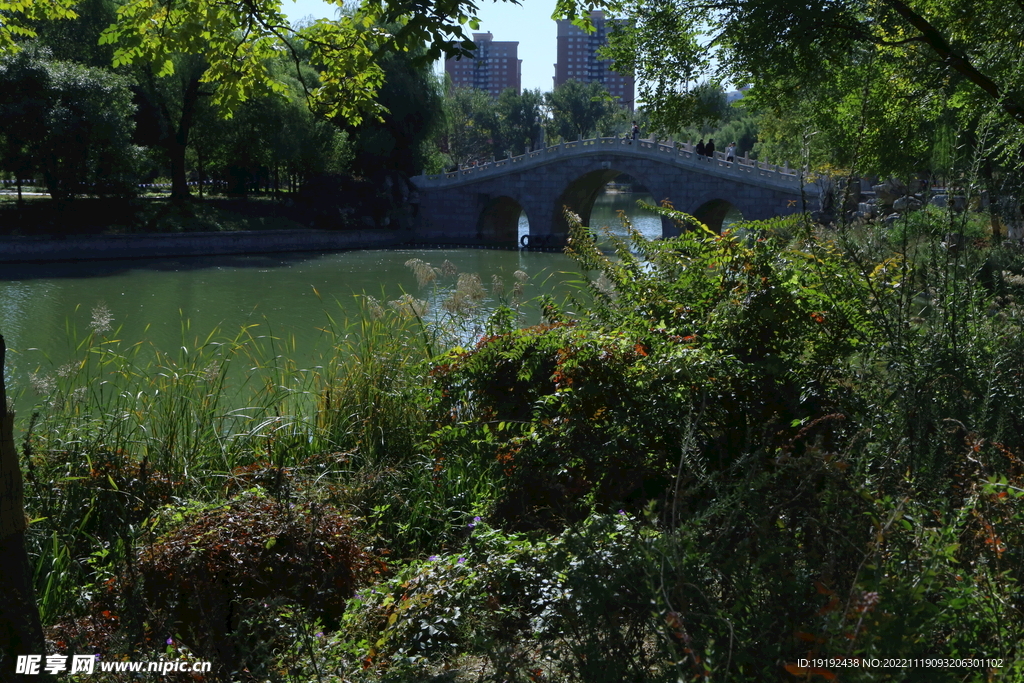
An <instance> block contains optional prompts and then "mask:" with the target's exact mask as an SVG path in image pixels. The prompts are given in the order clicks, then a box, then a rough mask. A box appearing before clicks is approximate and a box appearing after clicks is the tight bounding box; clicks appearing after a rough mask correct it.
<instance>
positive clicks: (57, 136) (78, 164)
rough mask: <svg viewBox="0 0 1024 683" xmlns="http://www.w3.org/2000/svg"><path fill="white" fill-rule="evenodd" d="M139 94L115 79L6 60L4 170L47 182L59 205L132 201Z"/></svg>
mask: <svg viewBox="0 0 1024 683" xmlns="http://www.w3.org/2000/svg"><path fill="white" fill-rule="evenodd" d="M133 112H134V108H133V106H132V102H131V91H130V90H129V89H128V84H127V81H126V80H125V79H124V78H123V77H121V76H117V75H115V74H113V73H110V72H109V71H104V70H102V69H94V68H90V67H86V66H82V65H80V64H75V63H73V62H58V61H52V60H50V59H49V55H48V53H47V52H45V51H38V50H30V51H23V52H21V53H19V54H15V55H13V56H8V57H5V58H3V59H2V60H0V137H2V138H3V139H4V143H3V145H2V147H0V149H2V150H3V151H4V155H3V157H2V158H0V166H2V167H3V168H5V169H7V170H10V171H14V172H16V173H18V174H19V176H21V174H23V173H25V172H38V173H40V174H41V175H42V177H43V180H44V182H45V183H46V186H47V189H48V190H49V192H50V195H51V196H52V197H53V198H54V199H60V200H67V199H71V198H72V197H74V196H75V195H78V194H82V193H94V194H101V195H103V194H128V193H131V192H132V188H133V184H134V180H135V178H134V171H135V162H136V159H137V157H138V150H137V149H136V148H135V147H134V146H133V145H132V144H131V135H132V129H133V126H134V124H133V121H132V114H133Z"/></svg>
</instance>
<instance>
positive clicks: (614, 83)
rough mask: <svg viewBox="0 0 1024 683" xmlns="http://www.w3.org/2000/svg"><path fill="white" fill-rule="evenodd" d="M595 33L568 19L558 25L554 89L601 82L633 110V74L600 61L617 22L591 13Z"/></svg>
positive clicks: (607, 62) (599, 14)
mask: <svg viewBox="0 0 1024 683" xmlns="http://www.w3.org/2000/svg"><path fill="white" fill-rule="evenodd" d="M590 21H591V22H593V24H594V28H595V29H597V30H596V31H594V32H593V33H587V32H586V31H584V30H583V29H581V28H579V27H577V26H573V24H572V22H570V21H568V20H565V19H563V20H561V21H559V22H558V63H557V64H555V87H556V88H557V87H558V86H560V85H561V84H563V83H565V82H566V81H570V80H576V81H579V82H580V83H594V82H597V83H601V84H602V85H603V86H604V87H605V90H607V91H608V92H609V93H611V95H612V97H614V98H616V100H617V101H618V102H619V103H620V104H623V105H625V106H627V107H629V108H630V110H632V109H633V99H634V94H633V93H634V86H635V83H634V81H633V76H632V75H631V74H620V73H616V72H615V71H612V70H611V61H609V60H604V59H599V58H598V56H597V50H598V48H600V47H603V46H605V45H607V44H608V32H609V31H610V30H611V27H612V22H614V19H608V20H605V17H604V12H601V11H595V12H591V14H590Z"/></svg>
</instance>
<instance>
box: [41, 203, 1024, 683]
mask: <svg viewBox="0 0 1024 683" xmlns="http://www.w3.org/2000/svg"><path fill="white" fill-rule="evenodd" d="M669 215H670V216H671V217H675V218H681V217H680V216H678V215H677V214H674V213H671V212H670V213H669ZM929 220H930V221H931V222H927V223H926V224H921V225H915V226H914V227H913V229H909V228H907V229H903V230H901V231H886V230H885V229H883V228H880V227H878V226H861V227H858V228H856V229H854V228H847V229H843V230H840V231H838V232H836V231H828V232H826V231H823V230H820V229H817V228H815V227H814V226H811V225H808V224H806V223H804V222H803V221H802V220H801V219H798V218H797V219H787V220H781V219H780V220H776V221H770V222H762V223H748V224H745V225H744V226H743V227H742V230H740V231H737V232H735V233H730V234H727V235H722V236H719V235H712V234H710V233H706V232H702V231H699V230H698V231H692V232H689V233H687V234H685V235H684V236H683V237H681V238H678V239H675V240H669V241H665V242H661V243H657V244H655V243H646V242H644V241H643V240H642V239H641V238H639V237H638V236H636V237H635V238H634V244H633V245H632V246H633V250H634V251H635V252H638V253H639V256H637V255H635V253H633V252H631V250H630V249H629V248H627V247H626V246H625V245H623V247H622V248H621V249H620V250H619V252H618V254H617V255H616V257H615V258H609V257H608V256H606V255H605V254H603V253H602V252H600V251H599V250H598V249H597V248H596V246H595V245H594V243H593V241H592V240H591V238H590V237H588V236H587V235H586V234H585V233H584V232H583V231H582V230H577V231H576V232H575V233H574V236H573V240H572V249H573V252H574V254H575V256H576V258H577V260H578V262H579V264H580V268H581V272H583V273H587V274H588V276H587V277H586V278H585V281H583V282H581V290H580V295H579V296H580V298H581V300H583V299H585V300H586V304H585V305H579V306H571V308H573V309H574V310H577V311H579V313H576V314H570V313H568V312H567V310H566V309H565V308H560V307H558V306H555V305H554V304H553V303H552V302H547V303H546V304H545V321H544V323H543V324H541V325H537V326H533V327H527V328H519V326H518V325H517V324H516V321H517V316H516V311H515V304H516V303H517V302H518V295H519V294H520V293H521V283H520V285H519V286H518V289H517V285H516V284H515V283H511V287H508V288H506V286H505V284H503V283H499V282H494V283H491V284H490V285H489V286H486V287H485V283H481V282H480V281H479V279H478V278H477V279H474V278H473V276H472V275H468V274H464V275H463V276H456V275H454V274H451V273H449V274H448V275H449V276H450V277H452V281H453V282H455V283H457V284H455V285H453V287H452V290H451V293H450V296H449V297H447V298H446V299H445V301H446V302H447V303H446V304H445V310H446V311H447V313H448V314H450V316H449V317H446V318H444V321H442V324H441V325H440V326H428V325H424V324H423V323H422V313H423V312H422V302H419V301H417V300H416V299H415V298H413V297H406V298H404V299H401V300H396V301H395V302H393V303H392V305H387V304H384V303H382V302H377V301H374V300H371V299H367V307H366V311H365V315H364V317H363V319H362V320H361V321H359V322H358V323H357V324H356V325H355V326H343V325H328V329H327V331H326V334H329V335H330V336H331V338H332V339H333V341H334V343H333V344H332V348H331V350H330V351H329V352H328V353H326V354H325V356H324V358H323V359H322V362H320V363H317V364H316V366H315V367H311V368H308V369H302V368H298V367H295V366H294V364H292V363H290V362H289V361H287V357H288V349H287V347H286V346H285V347H282V346H281V345H280V342H279V341H277V340H273V339H270V338H252V337H250V336H248V335H247V334H245V333H243V334H242V335H240V336H238V337H234V338H231V339H221V338H218V337H216V336H213V337H210V338H207V339H198V340H195V341H192V339H191V338H190V337H188V336H187V335H186V336H184V337H183V344H182V348H181V349H180V350H179V351H177V352H175V353H174V354H173V355H164V354H157V355H156V356H155V360H152V361H150V360H145V361H142V360H140V359H141V358H143V355H142V354H141V351H140V348H139V347H138V346H137V345H136V346H132V345H125V344H122V343H119V342H114V341H110V340H111V339H113V338H114V337H113V336H111V335H109V334H108V333H106V332H104V331H103V330H102V327H103V325H102V324H100V323H102V321H98V322H97V324H96V325H95V326H94V327H93V329H92V331H91V334H90V335H89V336H87V337H86V338H84V339H82V340H81V352H82V356H81V360H80V361H79V362H77V363H74V364H71V365H69V366H67V367H66V368H61V369H59V371H58V372H56V373H54V375H53V376H51V377H47V378H41V379H45V380H46V381H47V382H49V384H47V385H45V386H41V387H40V389H41V390H42V391H43V392H44V393H45V394H46V399H45V401H44V404H43V405H42V406H41V408H40V412H39V415H38V416H33V417H29V416H22V425H23V427H24V429H25V431H26V436H25V438H24V442H23V449H24V453H25V458H24V460H25V462H26V463H27V464H28V471H27V472H26V476H27V481H28V485H27V487H28V495H29V503H28V504H29V507H30V514H31V515H32V517H34V518H35V519H36V521H35V522H34V523H33V525H32V528H31V532H30V540H31V543H32V552H33V555H34V557H35V558H36V560H37V565H36V566H37V568H38V570H37V589H38V591H39V600H40V603H41V606H42V610H43V614H44V620H45V621H46V622H47V623H48V624H49V631H48V633H49V635H50V638H51V639H52V643H53V646H54V649H55V650H57V651H59V652H61V653H67V654H72V653H81V652H88V653H100V654H101V656H102V657H103V658H106V659H113V658H124V659H132V660H142V659H154V658H157V657H160V656H168V657H173V658H191V659H202V660H211V661H213V662H214V667H215V674H214V676H212V677H211V679H216V680H260V681H263V680H275V681H278V680H280V681H327V680H332V681H333V680H345V681H409V682H411V681H427V680H434V681H493V682H494V683H498V682H499V681H501V682H505V681H523V682H524V683H525V682H526V681H538V680H547V681H581V682H584V681H585V682H587V683H601V682H605V681H607V682H609V683H613V682H614V683H618V682H620V681H652V682H653V681H665V682H668V681H673V682H674V681H679V680H686V681H689V680H721V681H725V680H736V681H765V680H831V679H834V678H835V677H836V676H837V675H841V679H842V680H849V681H875V680H921V681H925V680H927V681H946V680H948V681H953V680H956V681H964V680H968V681H988V680H1005V681H1013V680H1019V679H1020V676H1021V674H1022V670H1021V666H1022V665H1021V663H1020V662H1021V661H1024V660H1022V659H1021V657H1020V656H1019V654H1020V653H1019V652H1018V650H1019V647H1020V646H1019V643H1020V642H1022V641H1024V611H1022V610H1024V605H1022V603H1021V595H1022V592H1021V589H1020V586H1019V581H1020V579H1021V576H1020V574H1021V567H1022V565H1021V562H1020V561H1019V560H1020V552H1021V547H1022V543H1024V508H1022V507H1021V496H1022V495H1024V417H1022V416H1024V374H1022V371H1021V368H1022V367H1024V341H1022V339H1024V337H1022V335H1021V326H1022V321H1024V309H1022V307H1021V303H1020V302H1021V299H1020V297H1024V253H1022V252H1021V251H1020V249H1019V248H1016V247H1001V246H1000V247H995V248H990V247H988V246H987V245H986V244H985V243H984V241H978V242H977V243H972V242H971V241H970V240H967V239H966V237H965V235H966V234H967V231H968V230H975V229H976V223H975V222H965V221H964V220H963V218H962V217H960V216H957V215H953V214H947V215H935V216H932V217H931V218H930V219H929ZM972 226H973V227H972ZM741 235H742V236H741ZM949 235H961V236H962V237H964V238H962V239H955V240H953V239H950V238H949ZM409 265H410V267H412V268H414V269H415V270H416V273H417V276H418V277H419V279H420V280H421V282H422V283H423V284H424V285H426V286H430V285H431V282H433V281H435V280H437V279H438V278H440V277H441V276H443V275H444V274H445V273H444V270H443V269H434V268H433V267H431V266H430V265H429V264H424V263H422V262H410V264H409ZM486 289H489V290H490V295H491V296H493V297H497V298H502V299H503V300H505V301H506V302H507V304H508V305H507V306H505V307H502V308H499V310H498V311H497V312H496V313H495V314H493V315H492V316H491V318H490V320H489V321H488V322H487V324H486V329H485V331H484V334H483V335H482V336H479V337H477V338H475V339H477V340H476V341H474V342H473V343H472V344H470V345H468V346H466V347H465V348H464V347H459V346H456V347H455V348H452V349H450V350H445V349H446V348H448V347H449V346H450V344H451V343H453V340H456V339H460V338H464V335H460V334H458V333H452V332H451V331H450V327H449V326H450V325H451V324H455V323H457V321H458V320H460V317H459V316H460V314H461V313H462V312H463V311H465V310H467V308H471V306H472V302H473V301H474V300H479V299H480V298H482V296H483V295H484V292H485V291H486ZM517 292H518V293H517ZM445 321H446V322H445ZM446 329H448V330H449V332H446V331H445V330H446ZM446 340H447V341H446ZM233 365H241V366H243V367H244V368H245V372H244V373H243V376H244V377H245V379H244V380H232V381H233V382H236V383H238V382H240V383H241V384H242V387H241V388H243V389H244V390H245V392H246V394H245V395H246V396H247V397H248V398H247V399H246V400H245V401H244V403H243V404H237V405H244V407H237V405H227V404H226V401H225V399H224V397H225V395H226V392H227V391H228V390H229V389H230V390H231V391H237V390H238V389H239V388H240V387H239V386H237V385H233V386H230V387H229V386H228V384H229V383H228V381H227V378H228V377H229V373H228V369H229V368H230V367H232V366H233ZM230 376H232V377H234V376H236V375H234V374H231V375H230ZM815 657H833V658H834V657H863V658H875V657H877V658H892V657H905V658H925V657H948V658H968V659H969V660H970V661H969V662H967V663H966V664H964V665H963V666H959V665H956V666H941V667H919V668H906V669H902V670H898V671H894V670H892V669H883V668H871V667H861V668H846V667H844V668H842V669H840V668H839V667H827V666H810V667H808V666H804V665H802V664H801V663H800V660H801V659H805V658H815ZM982 659H983V660H984V661H981V660H982ZM961 663H962V662H961ZM108 676H109V678H108V680H120V679H118V678H117V676H118V675H117V674H108ZM172 677H173V676H172ZM124 680H127V678H125V679H124ZM182 680H184V676H182Z"/></svg>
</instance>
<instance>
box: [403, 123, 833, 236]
mask: <svg viewBox="0 0 1024 683" xmlns="http://www.w3.org/2000/svg"><path fill="white" fill-rule="evenodd" d="M630 142H632V144H630ZM623 173H625V174H628V175H630V176H632V177H633V178H634V179H635V180H636V181H637V182H638V183H640V184H642V185H644V186H645V187H646V188H647V189H648V191H649V192H650V193H651V195H652V196H653V197H654V200H655V201H656V202H660V201H662V200H663V199H668V200H669V201H670V202H672V205H673V206H674V207H675V208H677V209H679V210H681V211H685V212H686V213H689V214H690V215H692V216H694V217H696V218H697V219H699V220H701V221H702V222H704V223H705V224H707V225H709V226H710V227H712V228H713V229H721V225H722V219H723V218H724V217H725V215H726V214H727V213H728V212H729V210H730V209H731V208H733V207H735V208H736V209H738V210H739V211H740V213H741V214H742V215H743V217H744V218H745V219H747V220H755V219H764V218H771V217H773V216H783V215H788V214H792V213H796V212H799V211H802V210H803V207H804V205H805V200H806V203H807V205H808V206H809V205H810V201H809V200H810V199H811V197H812V196H813V198H815V199H816V198H817V187H816V186H815V185H813V184H808V185H802V183H801V178H800V176H799V175H798V173H797V171H795V170H791V169H789V168H788V167H780V166H775V165H770V164H763V163H758V162H755V161H749V160H747V159H738V160H736V161H733V162H727V161H725V158H724V156H723V155H722V154H721V153H718V154H716V158H714V159H709V158H707V157H701V156H698V155H697V154H696V153H695V152H694V151H693V150H692V148H690V147H689V146H688V145H684V146H682V147H676V146H674V145H672V144H661V143H658V142H654V141H648V140H634V141H630V140H623V139H620V138H597V139H592V140H577V141H575V142H565V143H562V144H560V145H555V146H553V147H547V148H545V149H541V150H537V151H535V152H529V153H527V154H523V155H521V156H517V157H511V158H508V159H503V160H500V161H493V162H491V163H488V164H484V165H481V166H476V167H472V168H467V169H462V170H459V171H453V172H449V173H443V174H439V175H429V176H417V177H415V178H413V179H412V183H413V185H414V186H415V188H416V191H417V193H418V195H419V197H418V208H417V209H416V218H415V231H416V239H417V241H423V242H428V241H429V242H436V243H444V244H492V245H505V246H513V245H515V244H516V243H517V240H518V237H519V235H518V227H519V215H520V212H522V211H525V212H526V216H527V219H528V221H529V223H530V238H531V242H533V244H535V245H536V244H538V243H540V244H547V245H548V246H556V245H560V244H563V243H564V241H565V236H566V234H567V232H568V225H567V223H566V221H565V218H564V215H563V211H564V209H563V207H565V206H568V207H569V208H570V209H571V210H572V211H574V212H575V213H577V214H578V215H579V216H580V218H581V219H582V220H583V224H584V225H587V224H589V219H590V212H591V209H592V208H593V206H594V201H595V200H596V199H597V197H598V195H599V194H600V193H601V191H602V189H603V188H604V186H605V184H607V183H608V182H610V181H611V180H613V179H614V178H616V177H617V176H619V175H620V174H623ZM802 193H803V194H802ZM414 201H415V200H414ZM677 233H678V229H677V228H676V227H675V225H674V224H673V222H672V221H670V220H668V219H665V218H663V219H662V234H663V236H673V235H675V234H677Z"/></svg>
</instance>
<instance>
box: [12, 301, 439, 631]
mask: <svg viewBox="0 0 1024 683" xmlns="http://www.w3.org/2000/svg"><path fill="white" fill-rule="evenodd" d="M105 316H106V317H105ZM109 323H110V321H109V316H107V315H106V314H105V311H102V310H98V311H94V316H93V322H92V324H91V325H90V329H89V331H88V332H87V333H86V334H84V335H81V336H79V335H78V333H77V331H76V330H75V329H73V328H71V327H69V329H68V336H69V340H70V341H71V343H72V344H73V345H74V348H75V349H76V356H75V359H74V360H73V361H71V362H69V363H67V364H65V365H62V366H60V367H56V368H54V369H52V370H51V371H50V372H49V373H46V374H42V373H37V374H35V375H34V376H33V384H34V385H35V388H36V390H37V391H38V392H39V393H40V394H41V395H42V399H41V402H40V404H39V406H38V407H37V409H36V411H35V412H34V414H33V416H32V417H31V419H30V420H29V421H28V423H26V425H25V426H24V428H25V431H26V436H25V439H24V445H23V448H24V450H25V456H26V458H25V459H26V461H27V462H28V463H29V489H30V490H29V495H30V499H29V505H30V508H31V515H32V516H33V517H34V518H36V521H35V523H34V524H33V525H32V528H31V532H30V543H31V546H32V552H33V553H34V555H35V557H36V562H35V564H36V567H37V590H38V591H39V595H40V602H41V608H42V612H43V617H44V620H49V621H52V620H54V619H56V618H57V617H58V616H60V615H63V614H66V613H68V611H69V610H71V611H73V609H74V607H75V604H76V603H77V602H81V601H82V600H88V599H89V597H90V595H91V594H92V593H93V592H94V588H90V586H93V585H94V584H95V580H96V577H97V575H98V573H97V571H96V570H97V568H98V567H99V566H100V565H113V564H115V563H116V562H118V561H119V560H125V559H127V554H128V553H130V552H131V551H132V547H133V543H134V540H135V539H136V538H138V536H139V535H140V534H141V533H142V532H143V530H144V526H145V525H146V523H147V520H148V519H149V516H150V513H152V512H153V510H154V509H156V508H157V507H159V506H161V505H164V504H169V503H180V502H181V501H185V500H199V501H203V500H205V501H211V500H216V499H218V498H221V497H223V496H224V495H225V494H226V493H227V492H229V491H231V490H234V489H236V488H237V487H239V486H247V485H250V483H251V482H250V480H249V479H247V478H246V477H247V475H249V474H251V472H253V471H255V470H268V469H269V470H276V471H278V472H279V473H281V472H286V471H289V470H298V469H301V468H302V467H303V466H304V465H305V464H306V463H307V462H308V461H309V460H310V459H312V458H314V456H318V455H322V454H334V456H335V457H333V458H332V459H330V462H331V463H332V464H331V467H330V469H329V470H328V471H326V472H323V471H321V472H319V475H318V476H320V477H321V478H322V479H323V478H326V479H324V481H326V480H330V481H331V482H341V483H345V482H347V481H349V480H352V479H353V478H354V477H356V475H357V472H358V471H362V474H361V475H360V476H365V471H366V470H367V469H368V468H369V469H373V468H388V467H395V466H397V465H398V464H400V463H403V462H407V461H408V460H409V459H410V458H411V456H412V455H413V453H414V451H415V448H416V446H417V444H418V443H419V442H420V441H421V440H422V438H423V436H424V435H425V434H426V432H427V426H426V425H427V422H426V414H425V401H424V397H423V392H424V391H425V390H426V385H425V379H424V378H425V377H426V376H427V375H426V372H425V363H426V361H427V359H428V357H429V354H428V352H427V350H426V349H425V347H424V345H423V342H422V334H421V330H420V329H418V328H419V325H420V324H419V322H418V321H416V320H414V319H408V318H405V317H403V316H401V315H400V314H399V313H398V312H396V311H390V310H389V311H385V312H384V315H383V316H381V317H377V318H375V317H373V316H372V315H369V314H367V315H364V316H362V317H361V318H360V319H357V320H355V321H341V322H340V323H339V322H337V321H335V320H334V319H333V318H331V317H330V316H328V317H327V324H326V325H325V326H324V327H323V328H322V333H323V338H324V344H322V348H323V351H322V352H321V354H320V356H319V357H318V358H317V359H316V360H315V361H314V364H313V365H311V366H310V367H300V366H299V365H298V364H297V363H296V361H295V360H294V359H293V358H294V356H295V342H294V339H289V338H281V337H279V336H276V335H274V334H273V333H272V332H270V331H268V330H267V329H266V327H267V326H259V325H249V326H246V327H244V328H243V329H241V330H240V331H239V332H238V333H236V334H234V335H233V336H229V335H224V334H222V333H221V332H220V331H219V330H214V331H211V332H210V333H208V334H206V335H205V336H197V335H195V334H194V333H193V332H192V330H191V328H190V325H189V323H188V322H187V321H186V322H183V323H182V327H181V343H180V345H179V346H178V348H177V350H176V351H174V352H168V351H165V350H163V349H156V348H152V347H151V346H150V345H149V344H147V343H145V342H124V341H121V340H120V339H118V334H117V332H118V330H116V329H111V327H110V325H109ZM97 551H102V552H103V554H102V556H96V552H97ZM83 586H85V587H86V589H85V590H84V591H83V590H81V589H82V587H83Z"/></svg>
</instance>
